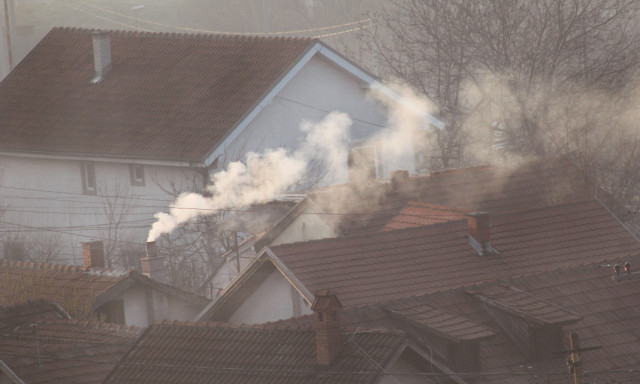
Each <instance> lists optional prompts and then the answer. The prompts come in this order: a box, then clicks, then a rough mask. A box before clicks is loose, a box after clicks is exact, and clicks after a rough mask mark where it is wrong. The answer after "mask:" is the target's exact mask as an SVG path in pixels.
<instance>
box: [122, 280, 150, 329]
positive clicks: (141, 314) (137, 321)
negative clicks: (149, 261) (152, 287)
mask: <svg viewBox="0 0 640 384" xmlns="http://www.w3.org/2000/svg"><path fill="white" fill-rule="evenodd" d="M124 320H125V322H126V324H127V325H135V326H136V327H146V326H148V325H149V317H148V316H147V301H146V293H145V290H144V288H143V287H140V286H133V287H131V288H129V289H128V290H126V291H125V294H124Z"/></svg>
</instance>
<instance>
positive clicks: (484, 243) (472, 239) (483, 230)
mask: <svg viewBox="0 0 640 384" xmlns="http://www.w3.org/2000/svg"><path fill="white" fill-rule="evenodd" d="M467 228H468V230H469V244H470V245H471V246H472V247H473V248H474V249H475V250H476V252H478V255H480V256H487V255H498V254H500V252H498V250H496V249H495V248H493V246H492V245H491V215H489V213H487V212H473V213H468V214H467Z"/></svg>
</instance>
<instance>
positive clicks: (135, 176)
mask: <svg viewBox="0 0 640 384" xmlns="http://www.w3.org/2000/svg"><path fill="white" fill-rule="evenodd" d="M129 175H130V176H131V185H133V186H139V187H144V168H143V167H142V164H129Z"/></svg>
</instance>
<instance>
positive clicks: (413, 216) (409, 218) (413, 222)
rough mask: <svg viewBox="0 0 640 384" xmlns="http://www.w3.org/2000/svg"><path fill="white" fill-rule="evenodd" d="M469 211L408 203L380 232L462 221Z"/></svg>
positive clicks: (413, 202) (414, 202)
mask: <svg viewBox="0 0 640 384" xmlns="http://www.w3.org/2000/svg"><path fill="white" fill-rule="evenodd" d="M470 212H472V211H471V210H468V209H459V208H453V207H445V206H443V205H437V204H429V203H422V202H419V201H409V202H408V203H407V205H406V206H405V207H404V208H402V209H401V210H400V212H398V214H397V215H395V216H394V217H393V218H392V219H391V220H390V221H389V222H388V223H387V224H386V225H385V226H384V227H383V228H382V231H391V230H394V229H404V228H413V227H421V226H424V225H431V224H437V223H446V222H447V221H455V220H462V219H464V218H465V217H466V216H465V213H470Z"/></svg>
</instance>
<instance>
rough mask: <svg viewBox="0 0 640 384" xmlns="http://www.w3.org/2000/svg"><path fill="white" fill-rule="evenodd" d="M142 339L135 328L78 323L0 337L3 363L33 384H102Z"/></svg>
mask: <svg viewBox="0 0 640 384" xmlns="http://www.w3.org/2000/svg"><path fill="white" fill-rule="evenodd" d="M140 334H141V329H140V328H136V327H128V326H122V325H116V324H107V323H99V322H87V321H77V320H60V321H55V322H39V323H35V324H26V325H24V326H21V327H18V328H17V329H15V330H14V331H13V332H11V333H7V334H3V335H0V357H1V358H2V360H3V361H4V362H5V363H6V364H7V365H8V366H9V368H11V370H13V371H14V372H15V373H16V374H17V375H18V376H19V377H20V378H21V379H22V380H23V381H24V382H26V383H29V384H48V383H51V384H53V383H70V384H92V383H96V384H97V383H101V382H102V380H103V379H104V378H105V377H106V375H107V374H108V373H109V372H110V371H111V369H113V367H114V366H115V364H116V363H117V362H118V361H119V360H120V358H122V356H124V354H125V352H126V351H127V350H128V349H129V348H130V347H131V345H133V343H134V341H135V339H136V337H138V336H139V335H140Z"/></svg>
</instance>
